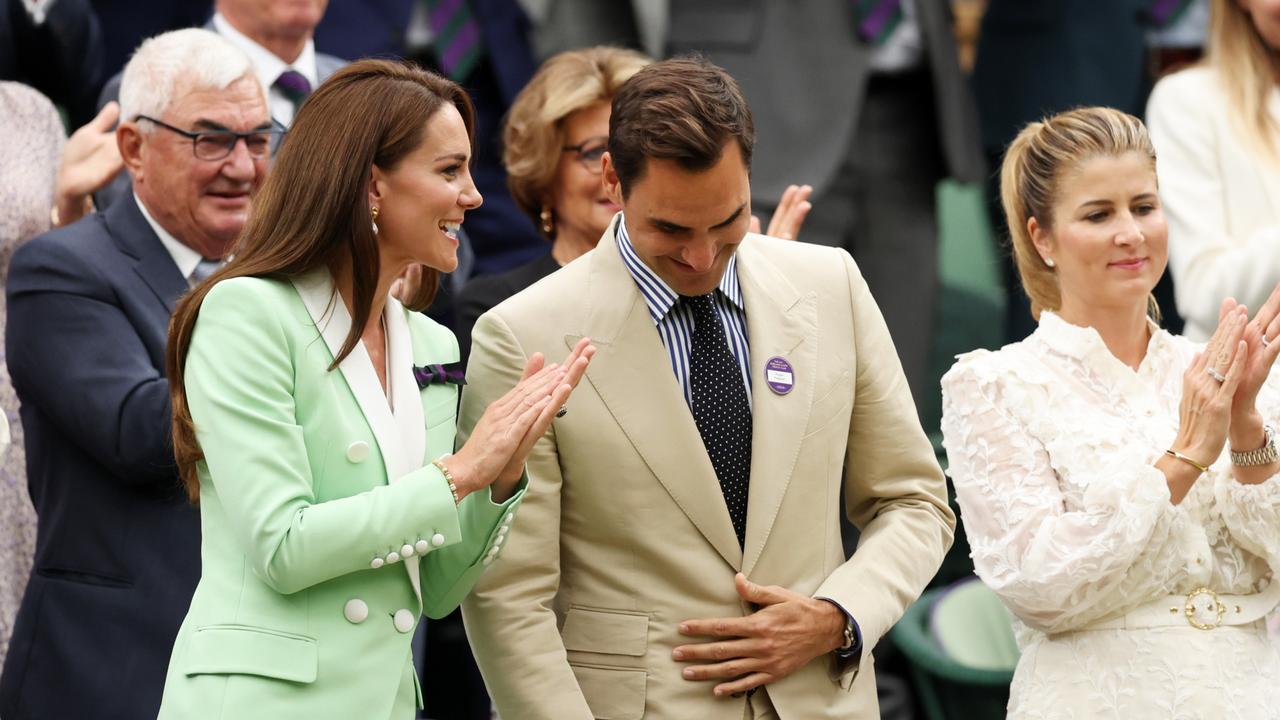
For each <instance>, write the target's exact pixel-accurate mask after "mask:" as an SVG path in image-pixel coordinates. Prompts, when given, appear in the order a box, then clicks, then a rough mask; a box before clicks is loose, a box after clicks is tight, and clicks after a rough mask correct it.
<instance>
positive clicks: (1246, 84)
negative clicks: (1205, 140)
mask: <svg viewBox="0 0 1280 720" xmlns="http://www.w3.org/2000/svg"><path fill="white" fill-rule="evenodd" d="M1208 45H1209V48H1208V55H1207V57H1206V62H1207V63H1208V65H1209V67H1211V68H1214V69H1215V70H1216V71H1217V75H1218V78H1219V81H1220V82H1221V83H1222V87H1223V93H1224V94H1225V95H1226V99H1227V106H1228V114H1229V115H1230V116H1231V118H1232V119H1233V120H1234V121H1235V122H1236V123H1237V125H1238V126H1239V129H1240V130H1241V131H1242V133H1243V134H1244V136H1245V137H1246V138H1247V139H1248V140H1249V141H1250V144H1252V145H1254V146H1255V147H1257V148H1258V149H1260V150H1262V151H1263V152H1264V153H1266V154H1267V155H1268V156H1269V157H1270V159H1271V160H1273V161H1275V160H1277V159H1280V148H1277V147H1276V141H1275V138H1276V136H1277V135H1280V122H1277V121H1276V119H1275V118H1274V117H1272V115H1271V112H1270V110H1269V109H1268V103H1269V99H1270V97H1271V94H1272V93H1273V92H1275V87H1276V76H1277V75H1278V74H1280V59H1278V58H1277V54H1276V52H1275V51H1273V50H1272V49H1271V48H1269V47H1268V46H1267V42H1266V41H1265V40H1263V38H1262V36H1261V35H1260V34H1258V29H1257V28H1256V27H1255V26H1254V24H1253V18H1251V17H1250V16H1249V13H1248V12H1247V11H1246V10H1245V9H1244V8H1243V7H1242V6H1241V4H1240V0H1213V5H1212V15H1211V19H1210V21H1209V43H1208Z"/></svg>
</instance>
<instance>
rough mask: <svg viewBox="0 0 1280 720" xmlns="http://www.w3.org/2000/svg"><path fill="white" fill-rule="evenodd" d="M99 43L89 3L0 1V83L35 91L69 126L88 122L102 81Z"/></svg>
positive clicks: (82, 0)
mask: <svg viewBox="0 0 1280 720" xmlns="http://www.w3.org/2000/svg"><path fill="white" fill-rule="evenodd" d="M102 41H103V35H102V29H101V27H100V26H99V23H98V17H97V16H96V15H95V14H94V11H93V8H91V7H90V6H89V2H88V0H0V80H16V81H18V82H21V83H23V84H26V85H30V86H31V87H33V88H35V89H37V90H39V91H40V92H41V93H43V94H44V95H45V96H47V97H48V98H50V99H51V100H53V102H54V103H55V104H57V105H61V106H62V107H64V108H65V109H66V110H67V114H68V115H69V116H70V118H71V123H72V125H73V126H78V125H81V124H83V123H85V122H88V120H89V119H90V118H92V117H93V114H94V101H95V100H96V99H97V97H98V89H99V88H101V87H102V82H103V80H104V79H105V78H106V77H107V75H106V74H105V73H104V72H103V50H102Z"/></svg>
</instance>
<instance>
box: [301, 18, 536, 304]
mask: <svg viewBox="0 0 1280 720" xmlns="http://www.w3.org/2000/svg"><path fill="white" fill-rule="evenodd" d="M316 46H317V47H319V48H320V49H321V50H324V51H326V52H331V53H334V54H335V55H338V56H340V57H344V58H346V59H348V60H355V59H357V58H361V57H370V56H393V57H403V58H407V59H410V60H413V61H415V62H417V63H418V64H420V65H422V66H423V67H426V68H429V69H431V70H435V71H436V72H439V73H441V74H442V75H445V76H447V77H448V78H449V79H451V80H453V81H455V82H457V83H458V84H460V85H462V86H463V87H464V88H466V90H467V93H468V94H469V95H470V96H471V99H472V101H473V102H474V103H475V107H476V138H475V159H474V161H473V167H472V170H471V172H472V176H473V177H474V178H475V182H476V187H477V188H479V189H480V194H481V195H483V196H484V205H482V206H481V207H480V208H479V209H477V210H474V211H471V212H469V213H467V222H466V226H465V227H464V228H463V229H464V230H465V231H466V234H467V237H468V238H469V240H470V244H471V250H472V252H473V253H474V255H475V263H474V272H475V273H476V274H477V275H483V274H488V273H496V272H502V271H504V270H510V269H512V268H514V267H517V266H520V265H523V264H524V263H526V262H529V261H530V260H533V259H534V258H535V257H537V256H539V255H541V254H543V253H544V252H545V251H546V245H545V244H544V243H543V242H542V241H541V239H540V238H539V237H538V232H537V229H536V228H535V226H534V225H533V224H532V223H530V222H529V221H528V219H526V218H525V217H524V214H523V213H521V212H520V209H519V208H517V207H516V204H515V203H514V202H513V201H512V199H511V195H510V193H508V191H507V175H506V172H505V171H504V170H503V168H502V145H501V140H502V118H503V116H504V115H505V114H506V112H507V110H508V108H510V107H511V103H512V102H513V101H514V100H515V97H516V94H517V93H519V92H520V90H521V89H522V88H524V86H525V84H526V83H528V82H529V78H531V77H532V76H533V71H534V69H535V67H536V63H535V61H534V58H533V51H532V50H531V49H530V46H529V19H528V18H527V17H526V16H525V14H524V11H523V10H522V9H521V7H520V5H519V3H517V2H516V0H460V1H459V2H446V1H444V0H346V1H345V2H335V3H334V4H333V6H332V7H330V8H329V11H328V13H326V15H325V18H324V20H323V21H321V23H320V26H319V27H317V28H316ZM442 289H443V290H445V291H446V292H448V291H449V286H448V284H446V285H444V286H443V287H442ZM448 300H449V298H448V297H444V298H438V299H437V302H441V301H448ZM440 317H441V319H442V320H444V321H449V323H450V324H451V325H452V316H451V313H450V312H446V313H445V314H443V315H441V316H440Z"/></svg>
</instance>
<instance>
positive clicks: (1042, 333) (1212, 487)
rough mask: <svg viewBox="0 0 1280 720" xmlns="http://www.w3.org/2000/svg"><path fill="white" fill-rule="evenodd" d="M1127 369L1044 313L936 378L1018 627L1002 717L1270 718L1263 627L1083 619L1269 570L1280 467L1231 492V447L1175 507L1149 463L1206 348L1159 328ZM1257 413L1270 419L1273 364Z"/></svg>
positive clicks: (1266, 574) (1279, 513) (973, 517)
mask: <svg viewBox="0 0 1280 720" xmlns="http://www.w3.org/2000/svg"><path fill="white" fill-rule="evenodd" d="M1152 327H1153V334H1152V338H1151V341H1150V344H1149V345H1148V348H1147V355H1146V358H1145V359H1144V360H1143V362H1142V365H1141V366H1140V367H1139V369H1138V370H1137V371H1136V372H1135V371H1134V370H1132V369H1131V368H1129V367H1128V366H1126V365H1125V364H1123V363H1122V362H1120V361H1119V360H1117V359H1116V358H1115V357H1114V356H1113V355H1111V353H1110V352H1109V351H1108V350H1107V348H1106V346H1105V345H1104V344H1103V342H1102V338H1101V337H1100V336H1099V335H1098V334H1097V332H1095V331H1094V330H1092V329H1090V328H1081V327H1077V326H1073V325H1070V324H1068V323H1066V322H1065V321H1063V320H1062V319H1061V318H1059V317H1058V316H1056V315H1054V314H1053V313H1049V312H1045V313H1043V314H1042V316H1041V320H1040V327H1039V329H1037V330H1036V332H1035V333H1034V334H1032V335H1031V337H1029V338H1028V339H1027V340H1025V341H1023V342H1021V343H1015V344H1013V345H1009V346H1007V347H1005V348H1003V349H1002V350H1000V351H998V352H989V351H985V350H980V351H976V352H972V353H968V354H966V355H963V356H961V357H960V359H959V361H958V362H957V363H956V365H955V366H954V367H953V368H951V370H950V372H948V373H947V374H946V376H945V377H943V379H942V392H943V420H942V430H943V435H944V437H945V441H944V444H945V446H946V449H947V457H948V459H949V462H950V475H951V477H952V479H953V481H954V482H955V486H956V495H957V498H958V500H959V502H960V508H961V513H962V518H963V520H964V527H965V530H966V532H967V533H968V536H969V543H970V545H971V546H972V550H973V562H974V566H975V568H976V570H977V574H978V576H979V577H981V578H982V580H983V581H984V582H985V583H987V585H989V586H990V587H991V588H992V589H994V590H995V592H996V593H997V594H998V595H999V596H1000V598H1001V600H1002V601H1003V602H1004V604H1005V605H1006V606H1007V607H1008V608H1009V610H1011V611H1012V613H1013V615H1014V616H1015V618H1016V620H1015V621H1014V629H1015V632H1016V634H1017V637H1018V644H1019V647H1020V648H1021V649H1022V657H1021V659H1020V660H1019V661H1018V668H1017V671H1016V673H1015V675H1014V679H1013V686H1012V689H1011V695H1010V699H1009V717H1010V718H1080V719H1081V720H1084V719H1086V718H1087V719H1093V718H1117V719H1121V720H1134V719H1135V718H1136V719H1141V718H1179V719H1181V718H1188V719H1191V718H1195V719H1197V720H1199V719H1201V718H1205V719H1209V718H1212V719H1213V720H1218V719H1220V718H1221V719H1227V718H1280V653H1278V652H1277V650H1276V646H1275V645H1274V644H1273V643H1272V642H1271V641H1270V640H1269V638H1268V636H1267V632H1266V629H1265V627H1264V626H1263V623H1262V622H1257V623H1253V624H1251V625H1246V626H1240V627H1219V628H1216V629H1214V630H1209V631H1205V630H1198V629H1195V628H1193V627H1191V626H1190V625H1187V626H1185V627H1183V626H1178V627H1165V628H1150V629H1142V630H1120V629H1116V630H1089V629H1088V627H1089V626H1090V625H1091V624H1093V623H1096V622H1099V621H1103V620H1107V619H1109V618H1112V617H1115V616H1118V615H1122V614H1124V613H1126V612H1127V611H1129V610H1132V609H1134V608H1136V607H1138V606H1140V605H1143V604H1144V603H1147V602H1150V601H1153V600H1156V599H1159V598H1162V597H1164V596H1168V595H1175V594H1185V593H1189V592H1191V591H1192V590H1195V589H1196V588H1198V587H1201V586H1204V587H1209V588H1212V589H1213V590H1215V591H1217V592H1219V593H1236V594H1250V593H1254V592H1257V591H1258V590H1259V589H1261V588H1264V587H1266V585H1267V584H1268V583H1269V582H1270V580H1271V575H1272V571H1271V568H1273V567H1280V476H1276V477H1272V478H1270V479H1269V480H1267V481H1266V482H1264V483H1261V484H1258V485H1242V484H1240V483H1238V482H1236V481H1235V480H1234V478H1233V477H1232V474H1231V465H1230V459H1229V458H1228V457H1227V453H1226V452H1225V451H1224V452H1223V454H1222V457H1220V458H1218V459H1217V461H1216V462H1214V463H1213V466H1212V467H1211V468H1210V469H1209V472H1208V473H1205V474H1204V475H1202V476H1201V477H1200V478H1199V480H1197V482H1196V484H1195V486H1194V487H1193V488H1192V490H1191V492H1190V493H1189V494H1188V495H1187V497H1186V498H1185V499H1184V500H1183V502H1182V503H1181V504H1179V505H1173V504H1171V503H1170V501H1169V490H1168V485H1167V484H1166V481H1165V477H1164V475H1163V474H1162V473H1161V472H1160V471H1159V470H1157V469H1155V467H1154V463H1155V462H1156V460H1157V459H1159V458H1160V456H1161V454H1162V453H1163V452H1164V450H1165V449H1166V448H1168V447H1169V445H1170V443H1171V442H1172V441H1173V439H1174V436H1175V435H1176V434H1177V430H1178V403H1179V400H1180V398H1181V395H1182V374H1183V371H1184V370H1185V369H1186V367H1187V365H1188V364H1189V363H1190V362H1191V360H1192V358H1193V356H1194V355H1195V353H1196V352H1197V351H1198V350H1199V346H1198V345H1196V344H1194V343H1192V342H1190V341H1188V340H1185V339H1183V338H1181V337H1176V336H1172V335H1170V334H1168V333H1166V332H1164V331H1163V330H1159V329H1156V328H1155V326H1154V325H1153V326H1152ZM1258 405H1259V409H1260V411H1261V412H1262V413H1263V415H1264V416H1265V417H1266V419H1267V421H1268V422H1269V423H1271V424H1272V425H1273V426H1276V427H1278V428H1280V374H1277V373H1274V372H1273V373H1272V375H1271V378H1270V380H1269V381H1268V383H1267V385H1266V386H1265V387H1264V388H1263V391H1262V393H1261V395H1260V397H1259V401H1258Z"/></svg>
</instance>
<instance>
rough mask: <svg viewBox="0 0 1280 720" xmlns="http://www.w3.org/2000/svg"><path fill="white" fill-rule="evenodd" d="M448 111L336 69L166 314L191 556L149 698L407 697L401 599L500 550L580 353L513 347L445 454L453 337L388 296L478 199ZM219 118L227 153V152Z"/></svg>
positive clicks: (400, 88)
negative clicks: (556, 359) (547, 356)
mask: <svg viewBox="0 0 1280 720" xmlns="http://www.w3.org/2000/svg"><path fill="white" fill-rule="evenodd" d="M472 127H473V125H472V110H471V104H470V101H469V100H468V99H467V97H466V95H465V93H463V91H462V90H461V89H460V88H459V87H458V86H457V85H455V84H453V83H451V82H449V81H448V80H445V79H443V78H440V77H438V76H436V75H433V74H431V73H427V72H425V71H422V70H418V69H416V68H412V67H410V66H407V65H402V64H397V63H390V62H385V61H361V62H357V63H354V64H352V65H350V66H348V67H347V68H346V69H344V70H342V71H340V72H338V73H337V74H336V75H334V76H333V77H332V78H331V79H330V80H329V81H328V82H326V83H325V84H324V85H322V86H321V87H320V88H319V89H318V90H316V92H315V93H314V94H312V95H311V97H310V98H309V99H308V100H307V102H306V104H305V105H304V106H303V107H302V109H301V111H300V112H299V114H298V116H297V118H296V119H295V120H294V124H293V127H292V129H291V130H290V133H289V137H288V139H287V141H286V142H285V143H284V145H283V147H282V148H281V151H280V153H279V155H278V156H277V157H276V160H275V165H274V168H273V170H272V172H271V175H270V177H269V178H268V180H267V182H266V184H265V185H264V186H263V188H262V190H261V191H260V193H259V194H258V196H257V197H256V198H255V199H254V203H253V210H252V213H251V216H250V218H249V222H248V224H247V226H246V228H245V232H244V235H243V237H242V239H241V241H240V243H239V245H238V246H237V247H236V248H235V252H234V259H233V260H231V261H230V262H229V263H228V264H227V265H226V266H225V267H224V268H223V269H222V270H220V271H218V272H217V273H215V274H214V275H213V276H212V277H210V278H209V279H208V280H206V281H205V282H204V283H203V284H201V285H200V286H199V287H197V288H196V289H195V290H193V291H192V292H191V293H190V294H189V295H188V296H187V297H186V298H184V300H183V301H182V303H181V304H180V306H179V308H178V310H177V312H176V313H175V315H174V321H173V327H172V330H171V334H170V341H169V357H168V373H169V378H170V387H171V393H172V395H173V404H174V445H175V450H176V453H177V458H178V463H179V466H180V468H181V471H182V474H183V478H184V480H185V482H186V484H187V489H188V491H189V492H190V494H191V496H192V499H193V500H196V501H198V502H199V505H200V517H201V523H202V532H203V545H202V553H201V560H202V563H203V564H202V575H201V579H200V584H199V586H198V587H197V588H196V592H195V596H194V597H193V599H192V601H191V607H190V609H189V611H188V613H187V617H186V620H185V621H184V623H183V625H182V628H181V630H180V631H179V633H178V637H177V640H176V641H175V644H174V648H173V654H172V657H171V659H170V663H169V672H168V676H167V678H166V682H165V690H164V700H163V702H162V705H161V708H160V717H161V718H200V719H201V720H206V719H214V718H235V719H236V720H243V719H245V718H272V719H276V718H292V717H297V718H307V719H308V720H312V719H316V718H361V719H362V720H363V719H366V718H399V719H403V720H407V719H408V718H411V717H413V716H414V714H415V713H414V710H415V708H419V707H421V706H422V698H421V690H420V689H419V687H418V680H417V675H416V673H415V672H414V670H413V662H412V657H411V651H410V640H411V638H412V637H413V631H414V628H415V627H416V626H417V622H418V618H419V616H420V615H421V614H422V613H426V614H427V615H428V616H430V617H440V616H443V615H445V614H446V613H448V612H449V611H451V610H452V609H453V608H454V607H456V606H457V605H458V603H459V602H460V601H461V599H462V597H463V596H464V595H466V594H467V592H468V591H469V590H470V588H471V586H472V585H473V584H474V583H475V581H476V578H477V577H478V576H479V574H480V573H481V572H483V571H484V569H485V567H486V566H488V565H489V564H491V563H493V562H494V561H495V560H496V559H497V558H498V557H499V556H500V554H501V551H502V545H503V543H504V542H505V541H506V539H507V537H508V530H509V528H510V526H511V523H512V519H513V518H514V517H515V516H516V514H517V513H518V510H517V508H518V506H519V504H520V500H521V498H522V496H523V494H524V490H525V485H526V481H525V480H524V479H523V468H524V459H525V456H526V455H527V454H528V452H529V450H530V448H531V447H532V445H533V443H534V441H535V440H536V439H537V438H538V437H540V436H541V435H542V434H543V433H544V432H545V431H546V429H547V428H548V427H549V426H550V424H551V422H552V421H553V419H554V417H555V415H556V412H557V410H558V409H559V408H561V407H562V406H563V403H564V402H565V400H566V399H567V398H568V395H569V393H570V391H571V390H572V388H573V386H574V385H575V384H576V383H577V381H578V380H579V379H580V378H581V376H582V372H583V370H584V369H585V367H586V364H587V362H588V361H589V359H590V357H591V354H592V353H593V352H594V349H593V348H591V347H589V346H588V345H587V344H586V343H585V342H584V343H582V344H581V345H579V347H578V348H577V349H576V350H575V351H574V352H573V353H572V354H571V355H570V357H569V358H568V359H567V360H566V362H565V363H564V364H563V365H560V366H556V365H548V366H545V367H544V366H543V361H542V358H541V357H540V356H536V357H534V358H533V359H532V360H531V361H530V364H529V366H528V368H527V371H526V373H525V376H524V378H523V379H522V380H521V382H520V384H519V385H517V386H516V387H515V388H514V389H513V390H511V392H510V393H508V394H507V395H506V396H504V397H503V398H502V399H501V400H499V401H498V402H495V403H494V404H493V405H491V406H490V407H489V409H488V411H486V413H485V416H484V418H483V419H482V420H481V421H480V424H479V426H478V427H477V429H476V432H475V434H474V435H472V436H471V437H470V439H469V440H468V441H467V443H466V444H465V445H463V446H462V447H461V448H459V449H458V450H457V452H456V453H454V454H453V455H449V453H450V451H452V450H453V449H454V448H453V443H454V422H455V418H454V415H455V410H456V407H457V393H458V385H457V384H455V383H457V382H458V380H457V378H455V377H453V376H452V375H451V374H450V373H448V372H446V371H445V370H444V368H443V367H442V366H443V365H444V364H447V363H450V362H454V361H456V360H457V359H458V344H457V341H456V340H455V338H454V337H453V335H452V334H451V333H450V332H449V331H448V330H447V329H445V328H443V327H441V326H439V325H437V324H435V323H434V322H432V321H431V320H429V319H427V318H426V317H425V316H423V315H421V314H419V313H417V312H414V311H412V310H410V309H409V308H410V307H414V308H416V307H423V306H425V304H426V303H427V302H429V300H430V295H431V294H432V293H433V292H434V288H435V285H436V278H437V276H436V273H437V272H439V271H445V272H447V271H450V270H453V269H454V267H456V265H457V255H456V250H457V231H458V226H459V224H460V223H461V222H462V219H463V216H464V213H465V212H466V211H467V210H469V209H473V208H475V207H477V206H479V204H480V202H481V198H480V195H479V193H478V192H477V191H476V188H475V185H474V183H473V182H472V180H471V176H470V173H469V170H468V163H469V161H470V156H471V138H472ZM225 137H226V138H227V139H226V142H227V143H229V144H230V146H231V148H232V149H231V152H232V156H231V158H230V159H229V160H228V162H234V161H235V153H243V152H245V151H246V149H245V148H241V147H240V143H239V140H238V139H237V138H235V136H225ZM216 141H217V136H216V135H215V136H213V137H212V138H208V137H207V138H205V139H197V140H196V142H197V143H199V142H216ZM398 278H400V280H399V281H397V279H398ZM393 283H394V284H397V285H398V286H399V295H400V297H402V298H405V300H406V302H405V304H404V305H402V304H401V302H400V301H399V300H397V299H396V297H393V296H392V295H391V293H390V290H391V288H392V286H393ZM406 306H407V307H406Z"/></svg>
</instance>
